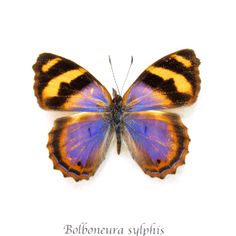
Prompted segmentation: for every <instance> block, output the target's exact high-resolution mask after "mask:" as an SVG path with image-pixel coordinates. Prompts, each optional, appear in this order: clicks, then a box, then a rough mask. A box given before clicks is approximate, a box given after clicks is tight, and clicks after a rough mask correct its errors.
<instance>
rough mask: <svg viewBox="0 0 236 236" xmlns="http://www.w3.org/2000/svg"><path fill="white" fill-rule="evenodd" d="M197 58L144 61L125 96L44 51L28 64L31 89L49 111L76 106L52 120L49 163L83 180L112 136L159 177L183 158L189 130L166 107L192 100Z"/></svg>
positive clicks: (186, 54) (189, 54)
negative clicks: (109, 90)
mask: <svg viewBox="0 0 236 236" xmlns="http://www.w3.org/2000/svg"><path fill="white" fill-rule="evenodd" d="M199 64H200V61H199V59H198V58H197V57H196V55H195V53H194V51H193V50H191V49H184V50H180V51H177V52H175V53H172V54H169V55H167V56H165V57H163V58H162V59H160V60H158V61H156V62H155V63H154V64H152V65H151V66H149V67H148V68H147V69H146V70H145V71H144V72H143V73H142V74H141V75H140V76H139V77H138V78H137V79H136V80H135V82H134V83H133V84H132V85H131V86H130V88H129V89H128V90H127V91H126V93H125V94H124V96H123V97H121V95H119V94H118V93H117V92H116V90H115V89H113V97H111V95H110V93H109V92H108V91H107V89H106V88H105V87H104V86H103V85H102V84H101V83H100V82H99V81H98V80H97V79H96V78H95V77H94V76H93V75H91V74H90V73H89V72H88V71H87V70H86V69H84V68H83V67H81V66H79V65H77V64H76V63H74V62H72V61H70V60H68V59H65V58H63V57H60V56H57V55H54V54H50V53H43V54H40V55H39V57H38V59H37V62H36V63H35V64H34V65H33V70H34V72H35V77H34V79H35V83H34V92H35V95H36V97H37V101H38V104H39V106H40V107H41V108H43V109H47V110H60V111H73V112H75V111H76V112H78V113H76V114H72V115H69V116H66V117H62V118H59V119H57V120H55V122H54V126H53V128H52V130H51V131H50V133H49V140H48V144H47V147H48V149H49V155H50V158H51V159H52V161H53V164H54V168H55V169H58V170H60V171H61V172H62V174H63V175H64V177H72V178H73V179H74V180H75V181H79V180H83V179H89V178H90V177H91V176H93V175H94V174H95V172H96V170H97V169H98V167H99V166H100V164H101V162H102V161H103V160H104V157H105V155H106V152H107V149H108V147H109V144H110V143H111V140H112V138H113V136H114V134H115V136H116V140H117V153H118V154H119V153H120V150H121V144H122V139H124V142H125V143H126V145H127V147H128V149H129V151H130V153H131V155H132V157H133V159H134V160H135V161H136V162H137V164H138V165H139V166H140V167H141V168H142V170H143V171H144V173H146V174H147V175H149V176H151V177H159V178H161V179H163V178H164V177H165V176H166V175H167V174H174V173H175V172H176V169H177V167H179V166H180V165H182V164H184V163H185V156H186V154H187V153H188V145H189V141H190V139H189V136H188V133H187V128H186V127H185V126H184V124H183V123H182V121H181V119H180V117H179V116H178V115H177V114H174V113H171V112H169V111H165V109H169V108H177V107H181V106H185V105H191V104H193V103H194V102H195V101H196V99H197V96H198V93H199V90H200V78H199V70H198V66H199Z"/></svg>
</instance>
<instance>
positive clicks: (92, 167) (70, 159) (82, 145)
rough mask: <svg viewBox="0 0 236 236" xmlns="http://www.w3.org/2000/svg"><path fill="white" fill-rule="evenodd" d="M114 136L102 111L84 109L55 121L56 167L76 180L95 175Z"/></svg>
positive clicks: (52, 139)
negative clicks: (89, 111) (79, 112)
mask: <svg viewBox="0 0 236 236" xmlns="http://www.w3.org/2000/svg"><path fill="white" fill-rule="evenodd" d="M112 136H113V130H112V128H111V126H110V123H109V122H107V119H106V115H105V114H102V113H81V114H77V115H73V116H69V117H65V118H60V119H57V120H56V121H55V124H54V128H53V129H52V131H51V132H50V134H49V142H48V148H49V152H50V158H51V159H52V161H53V163H54V166H55V168H56V169H59V170H61V171H62V173H63V174H64V176H70V177H73V178H74V179H75V180H76V181H78V180H81V179H88V178H89V177H90V176H92V175H94V173H95V172H96V170H97V168H98V166H99V165H100V163H101V162H102V160H103V159H104V157H105V154H106V151H107V149H108V146H109V144H110V142H111V139H112Z"/></svg>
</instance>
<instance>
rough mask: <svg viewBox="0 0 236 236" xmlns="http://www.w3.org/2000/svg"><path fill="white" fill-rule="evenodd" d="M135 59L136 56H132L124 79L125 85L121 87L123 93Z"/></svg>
mask: <svg viewBox="0 0 236 236" xmlns="http://www.w3.org/2000/svg"><path fill="white" fill-rule="evenodd" d="M133 61H134V58H133V56H131V61H130V65H129V69H128V71H127V74H126V77H125V81H124V83H123V85H122V87H121V94H122V91H123V89H124V86H125V83H126V81H127V79H128V76H129V72H130V69H131V66H132V64H133Z"/></svg>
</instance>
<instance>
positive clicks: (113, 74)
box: [108, 56, 121, 95]
mask: <svg viewBox="0 0 236 236" xmlns="http://www.w3.org/2000/svg"><path fill="white" fill-rule="evenodd" d="M108 57H109V63H110V66H111V72H112V76H113V79H114V81H115V84H116V88H117V92H118V94H119V95H121V93H120V90H119V87H118V84H117V82H116V77H115V73H114V70H113V66H112V63H111V57H110V56H108Z"/></svg>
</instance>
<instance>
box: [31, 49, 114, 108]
mask: <svg viewBox="0 0 236 236" xmlns="http://www.w3.org/2000/svg"><path fill="white" fill-rule="evenodd" d="M33 69H34V71H35V84H34V91H35V95H36V97H37V99H38V103H39V105H40V106H41V107H42V108H44V109H52V110H64V111H70V110H73V111H93V112H98V111H104V110H107V109H108V108H109V105H110V103H111V96H110V94H109V93H108V91H107V90H106V88H105V87H104V86H103V85H102V84H101V83H100V82H99V81H98V80H96V79H95V78H94V76H92V75H91V74H90V73H89V72H88V71H87V70H85V69H84V68H83V67H81V66H79V65H77V64H76V63H74V62H72V61H70V60H68V59H65V58H63V57H60V56H57V55H54V54H50V53H43V54H41V55H39V57H38V59H37V62H36V63H35V65H34V66H33Z"/></svg>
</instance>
